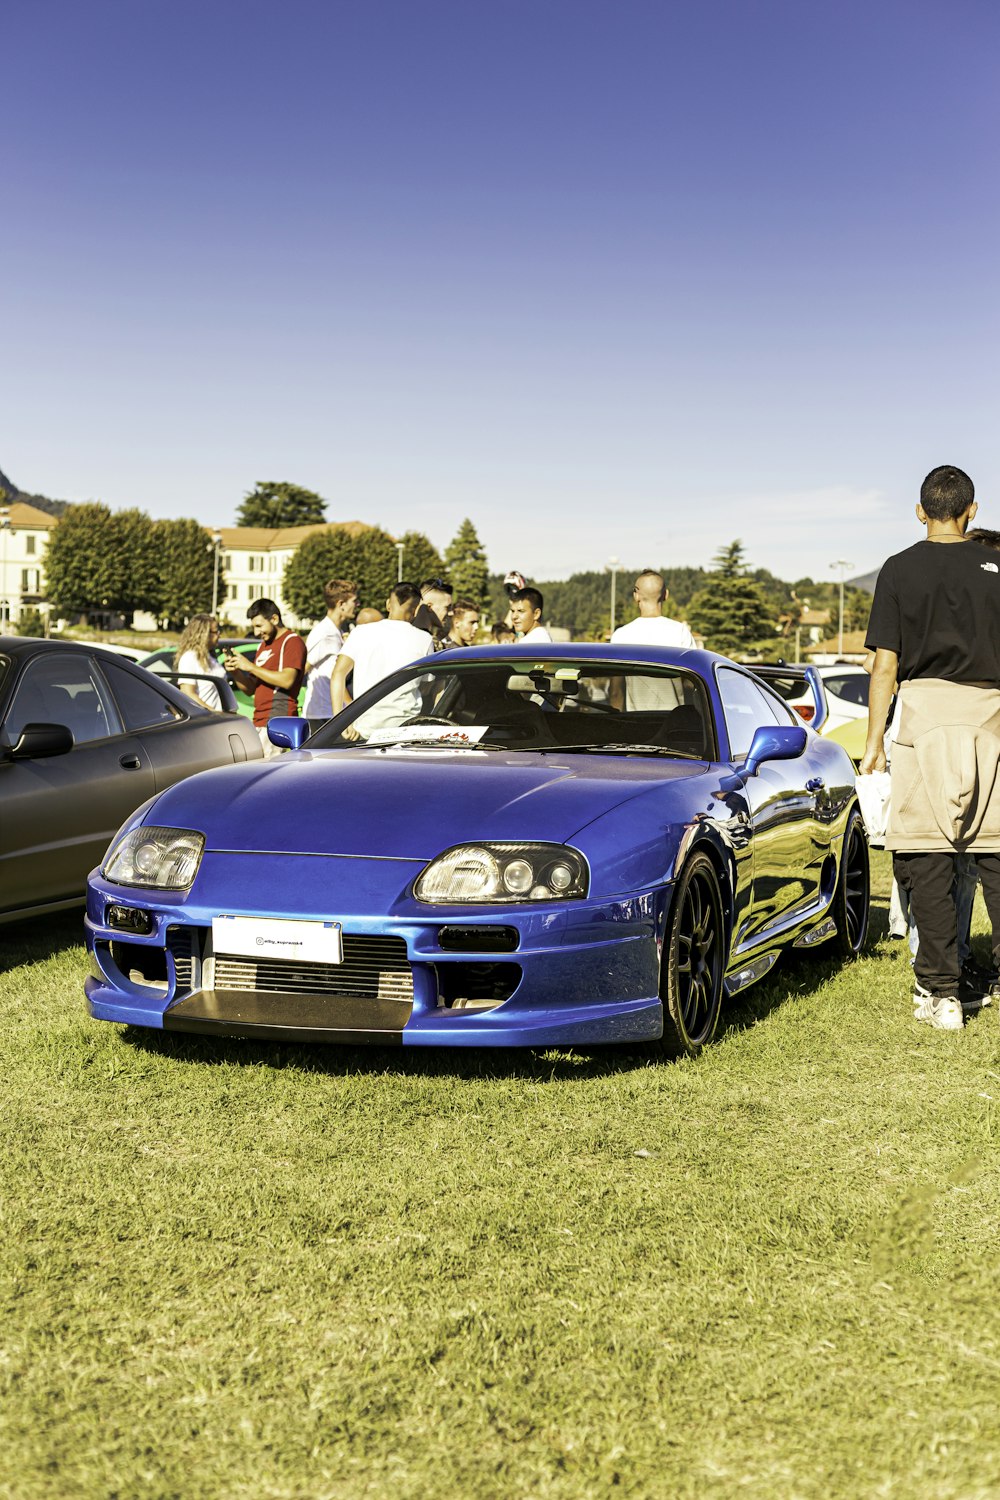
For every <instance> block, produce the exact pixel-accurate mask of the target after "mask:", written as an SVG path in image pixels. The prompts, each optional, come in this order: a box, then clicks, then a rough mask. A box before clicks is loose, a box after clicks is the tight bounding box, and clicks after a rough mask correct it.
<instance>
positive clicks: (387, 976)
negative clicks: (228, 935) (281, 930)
mask: <svg viewBox="0 0 1000 1500" xmlns="http://www.w3.org/2000/svg"><path fill="white" fill-rule="evenodd" d="M215 988H216V989H217V990H257V991H264V992H268V991H273V992H280V993H283V994H312V995H358V996H370V997H371V998H372V999H377V1000H399V1001H405V1002H408V1003H412V1000H413V971H412V969H411V968H410V964H409V961H408V959H407V957H406V943H405V941H404V940H403V939H402V938H396V937H359V936H357V935H352V934H350V933H345V934H344V961H343V963H339V964H312V963H302V962H300V961H297V960H295V959H280V958H265V959H256V958H243V957H238V956H236V955H235V954H230V953H217V954H216V956H215Z"/></svg>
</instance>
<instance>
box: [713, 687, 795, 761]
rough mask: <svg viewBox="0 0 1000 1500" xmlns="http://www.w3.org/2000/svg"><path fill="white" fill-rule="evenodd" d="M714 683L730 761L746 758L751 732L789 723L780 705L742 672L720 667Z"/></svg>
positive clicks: (751, 737)
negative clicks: (722, 718)
mask: <svg viewBox="0 0 1000 1500" xmlns="http://www.w3.org/2000/svg"><path fill="white" fill-rule="evenodd" d="M718 683H719V693H720V695H721V697H722V708H723V712H724V713H725V716H726V729H727V730H728V731H729V747H730V753H731V755H732V757H733V759H734V760H736V759H737V758H738V757H739V756H742V755H746V753H747V751H748V750H749V749H750V741H751V740H752V739H753V736H754V730H756V729H760V727H761V726H762V725H765V726H767V727H770V726H771V725H773V724H787V723H788V722H789V720H788V718H786V716H785V709H784V707H783V705H782V704H779V703H778V702H777V701H776V700H775V699H774V698H772V696H771V694H770V693H767V692H765V691H764V689H763V688H759V687H758V686H757V684H756V683H755V682H751V681H750V678H749V677H746V676H744V674H743V673H742V672H735V671H732V670H730V668H728V667H720V668H719V673H718Z"/></svg>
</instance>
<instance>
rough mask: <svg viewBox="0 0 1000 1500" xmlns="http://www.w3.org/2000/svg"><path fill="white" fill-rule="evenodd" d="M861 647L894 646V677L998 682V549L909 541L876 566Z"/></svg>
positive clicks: (968, 544) (965, 544)
mask: <svg viewBox="0 0 1000 1500" xmlns="http://www.w3.org/2000/svg"><path fill="white" fill-rule="evenodd" d="M865 646H866V647H867V649H868V650H869V651H877V650H878V648H879V647H880V646H881V647H882V648H883V649H884V650H886V651H895V652H896V654H897V656H898V657H899V680H900V682H906V681H907V680H908V679H909V678H913V677H942V678H945V679H946V680H947V681H949V682H989V683H995V684H1000V552H998V551H996V550H994V548H992V547H984V546H982V544H981V543H979V542H926V541H925V542H917V543H916V545H915V546H913V547H907V549H906V551H905V552H897V553H896V555H895V556H894V557H890V558H888V559H887V560H886V562H885V563H884V564H883V566H882V571H881V573H879V575H878V583H877V584H876V585H875V598H874V599H873V600H872V612H871V615H870V617H869V620H868V635H867V636H866V638H865Z"/></svg>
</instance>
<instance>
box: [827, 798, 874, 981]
mask: <svg viewBox="0 0 1000 1500" xmlns="http://www.w3.org/2000/svg"><path fill="white" fill-rule="evenodd" d="M870 905H871V872H870V869H869V863H868V835H867V834H866V833H865V825H864V820H863V819H862V817H861V814H860V812H859V811H858V809H857V808H856V807H853V808H852V809H851V812H850V816H849V817H848V819H847V827H846V828H845V829H844V848H843V852H842V853H841V856H840V869H839V871H838V872H837V889H836V892H835V894H834V897H833V904H832V906H831V907H830V915H831V916H832V918H833V920H834V922H835V923H836V924H837V930H836V932H835V933H834V935H833V937H832V938H830V940H829V942H827V943H823V944H822V946H821V947H820V948H818V949H817V952H819V953H824V954H830V955H833V954H837V955H839V957H841V958H856V957H857V955H858V954H859V953H860V952H861V950H862V948H863V947H864V945H865V939H866V938H867V936H868V914H869V909H870Z"/></svg>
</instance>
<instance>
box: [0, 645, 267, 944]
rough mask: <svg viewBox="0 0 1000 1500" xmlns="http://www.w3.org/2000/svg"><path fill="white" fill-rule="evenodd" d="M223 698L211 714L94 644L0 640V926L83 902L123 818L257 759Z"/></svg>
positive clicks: (253, 742)
mask: <svg viewBox="0 0 1000 1500" xmlns="http://www.w3.org/2000/svg"><path fill="white" fill-rule="evenodd" d="M225 701H227V702H228V704H229V711H227V712H224V713H210V712H209V711H208V710H207V709H204V708H201V707H200V706H199V705H198V704H196V703H194V702H193V700H192V699H190V698H188V697H186V696H185V694H183V693H182V692H181V691H180V690H179V689H178V688H176V687H174V686H173V685H172V684H171V683H169V682H160V681H158V680H157V678H155V677H153V676H152V675H151V674H150V673H148V672H146V671H144V670H143V669H142V668H141V667H138V666H135V665H134V664H133V663H131V662H129V661H127V660H126V659H125V658H124V657H122V656H121V655H117V654H115V653H112V652H109V651H105V650H104V648H103V647H101V646H88V645H83V644H79V643H74V642H69V641H56V640H48V641H46V640H36V639H33V638H31V637H27V636H3V637H0V922H2V921H11V920H13V919H15V918H19V917H28V916H34V915H36V914H37V913H39V912H42V911H53V910H58V909H60V908H62V907H68V906H72V905H74V904H76V903H77V902H79V901H81V900H82V899H83V893H84V887H85V885H86V879H87V872H88V870H90V869H91V867H92V866H93V865H94V863H95V862H96V861H97V860H99V859H100V858H101V856H102V855H103V853H104V851H105V849H106V848H107V846H108V844H109V842H110V840H111V837H112V835H113V834H114V832H115V830H116V829H117V828H118V826H119V825H120V824H121V822H122V819H123V818H126V817H128V816H129V815H130V814H131V813H132V812H133V811H134V810H135V809H136V808H137V807H139V806H140V805H141V804H142V803H143V802H146V801H148V800H149V799H150V798H151V797H155V796H156V795H157V794H158V793H160V792H163V791H164V790H165V789H166V788H167V787H170V786H173V785H174V784H175V783H176V782H178V781H181V780H183V778H184V777H185V776H190V775H192V774H193V773H194V772H196V771H204V770H206V769H208V768H209V767H211V766H219V765H226V764H228V765H232V764H233V762H234V761H246V760H259V759H261V755H262V752H261V747H260V740H259V739H258V736H257V734H256V732H255V731H254V729H253V726H252V725H250V724H248V723H247V722H246V720H245V719H243V718H241V717H240V715H238V714H237V713H236V712H235V711H234V710H235V702H234V700H233V698H232V697H231V695H230V696H228V698H227V699H226V700H225Z"/></svg>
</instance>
